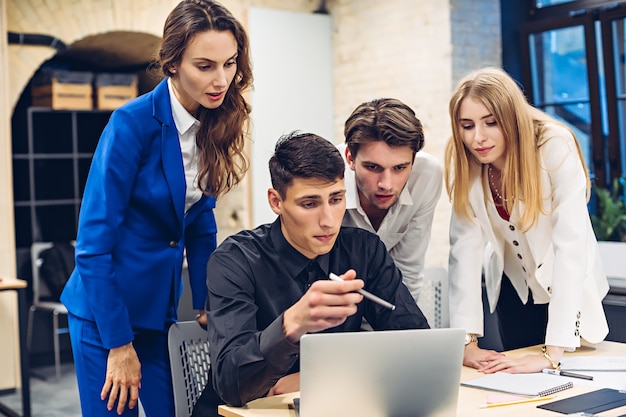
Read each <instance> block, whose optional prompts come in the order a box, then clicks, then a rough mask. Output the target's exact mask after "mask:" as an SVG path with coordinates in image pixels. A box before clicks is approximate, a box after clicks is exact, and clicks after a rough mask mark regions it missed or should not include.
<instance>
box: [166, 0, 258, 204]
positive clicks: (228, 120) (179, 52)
mask: <svg viewBox="0 0 626 417" xmlns="http://www.w3.org/2000/svg"><path fill="white" fill-rule="evenodd" d="M209 30H215V31H218V32H223V31H229V32H230V33H232V34H233V36H234V38H235V40H236V41H237V54H238V55H237V60H236V61H237V72H236V74H235V78H234V79H233V82H232V83H231V85H230V87H229V88H228V91H227V92H226V96H225V97H224V102H223V103H222V105H221V106H220V107H218V108H216V109H207V108H205V107H202V106H200V108H199V109H198V113H197V114H196V117H197V118H198V119H199V120H200V128H199V129H198V133H197V134H196V144H197V147H198V152H199V154H200V163H199V168H198V183H199V185H200V189H201V190H202V191H203V192H204V193H207V194H210V195H215V196H220V195H222V194H224V193H226V192H228V191H230V190H231V189H232V188H233V187H234V186H236V185H237V184H238V183H239V182H241V180H242V179H243V176H244V174H245V173H246V171H247V170H248V167H249V163H248V160H247V159H246V156H245V154H244V146H245V139H246V136H247V134H248V131H247V129H248V127H249V122H250V111H251V108H250V105H249V104H248V103H247V102H246V100H245V99H244V96H243V93H244V92H245V91H246V90H247V89H248V88H249V87H250V86H251V85H252V80H253V77H252V64H251V61H250V44H249V41H248V35H247V34H246V32H245V30H244V28H243V26H242V25H241V23H240V22H239V21H238V20H237V19H235V18H234V17H233V15H232V14H231V13H230V12H229V11H228V10H227V9H226V8H225V7H224V6H222V5H221V4H220V3H218V2H216V1H213V0H183V1H181V2H180V3H179V4H178V5H177V6H176V7H175V8H174V9H173V10H172V11H171V12H170V14H169V16H168V17H167V20H166V21H165V26H164V28H163V40H162V42H161V48H160V50H159V56H158V65H160V68H161V71H162V72H163V74H164V75H165V76H168V77H169V76H172V74H173V73H172V72H171V69H172V67H173V66H175V65H176V64H178V63H179V62H180V61H181V59H182V56H183V54H184V53H185V50H186V48H187V45H188V44H189V42H190V41H191V40H192V39H193V38H194V36H195V35H196V34H198V33H202V32H206V31H209Z"/></svg>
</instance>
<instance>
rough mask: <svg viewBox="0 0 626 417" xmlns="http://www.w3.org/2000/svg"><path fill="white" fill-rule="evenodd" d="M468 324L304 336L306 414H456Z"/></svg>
mask: <svg viewBox="0 0 626 417" xmlns="http://www.w3.org/2000/svg"><path fill="white" fill-rule="evenodd" d="M464 337H465V331H464V330H462V329H427V330H390V331H380V332H358V333H320V334H308V335H305V336H303V337H302V338H301V339H300V401H299V409H300V410H299V416H300V417H320V416H324V417H364V416H367V417H455V416H456V412H457V400H458V392H459V383H460V378H461V368H462V364H463V349H464Z"/></svg>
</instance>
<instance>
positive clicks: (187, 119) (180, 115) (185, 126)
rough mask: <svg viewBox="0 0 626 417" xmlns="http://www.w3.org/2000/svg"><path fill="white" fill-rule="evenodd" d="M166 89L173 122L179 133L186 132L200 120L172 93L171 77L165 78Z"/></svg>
mask: <svg viewBox="0 0 626 417" xmlns="http://www.w3.org/2000/svg"><path fill="white" fill-rule="evenodd" d="M167 89H168V90H169V92H170V102H171V103H172V116H173V117H174V124H176V129H177V130H178V133H179V134H180V135H184V134H185V133H187V131H188V130H189V129H191V128H192V127H193V126H194V125H199V124H200V121H199V120H198V119H196V118H195V117H193V116H192V115H191V114H190V113H189V112H188V111H187V110H186V109H185V108H184V107H183V105H182V104H181V103H180V101H178V98H177V97H176V94H174V88H173V87H172V79H171V78H168V79H167Z"/></svg>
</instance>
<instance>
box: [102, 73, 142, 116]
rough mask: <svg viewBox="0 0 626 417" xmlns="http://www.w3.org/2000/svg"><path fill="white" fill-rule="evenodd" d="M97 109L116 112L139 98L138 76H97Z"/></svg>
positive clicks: (104, 74)
mask: <svg viewBox="0 0 626 417" xmlns="http://www.w3.org/2000/svg"><path fill="white" fill-rule="evenodd" d="M95 84H96V108H98V109H101V110H114V109H116V108H118V107H120V106H121V105H122V104H124V103H126V102H127V101H129V100H131V99H133V98H135V97H137V76H136V75H130V74H106V73H103V74H98V75H97V76H96V81H95Z"/></svg>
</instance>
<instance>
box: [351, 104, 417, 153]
mask: <svg viewBox="0 0 626 417" xmlns="http://www.w3.org/2000/svg"><path fill="white" fill-rule="evenodd" d="M344 135H345V137H346V146H347V147H348V149H349V150H350V153H351V154H352V156H353V157H354V156H356V154H357V152H358V151H359V145H360V144H361V143H369V142H385V143H387V145H389V146H409V147H410V148H411V149H412V150H413V155H415V154H416V153H417V152H418V151H419V150H420V149H422V148H423V147H424V131H423V129H422V123H421V122H420V121H419V119H418V118H417V117H416V116H415V112H414V111H413V109H411V108H410V107H409V106H407V105H406V104H404V103H403V102H401V101H400V100H397V99H394V98H378V99H375V100H372V101H367V102H365V103H362V104H360V105H359V106H358V107H357V108H356V109H355V110H354V111H353V112H352V114H351V115H350V117H348V120H346V123H345V128H344Z"/></svg>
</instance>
